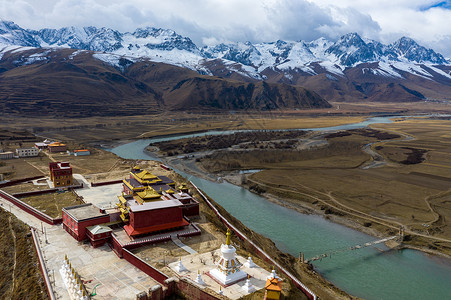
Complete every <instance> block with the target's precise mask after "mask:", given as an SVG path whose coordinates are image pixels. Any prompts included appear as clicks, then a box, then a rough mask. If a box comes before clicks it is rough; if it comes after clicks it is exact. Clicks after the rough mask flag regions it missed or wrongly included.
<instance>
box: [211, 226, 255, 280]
mask: <svg viewBox="0 0 451 300" xmlns="http://www.w3.org/2000/svg"><path fill="white" fill-rule="evenodd" d="M231 234H232V233H231V231H230V229H227V240H226V243H225V244H222V245H221V257H220V258H219V259H218V260H217V261H216V262H215V265H216V268H215V269H212V270H210V276H211V277H213V278H214V279H216V280H217V281H218V282H219V283H220V284H222V285H223V286H227V285H231V284H233V283H235V282H238V281H241V280H243V279H246V278H247V274H246V273H244V272H243V271H241V269H240V267H241V263H240V262H239V261H238V259H236V257H235V252H236V249H235V247H233V246H232V245H231V243H230V235H231Z"/></svg>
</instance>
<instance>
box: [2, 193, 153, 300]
mask: <svg viewBox="0 0 451 300" xmlns="http://www.w3.org/2000/svg"><path fill="white" fill-rule="evenodd" d="M0 204H1V205H2V207H3V208H4V209H6V210H7V211H11V212H12V213H13V214H14V215H15V216H16V217H18V218H19V219H20V220H22V221H23V222H25V223H26V224H28V225H30V226H33V227H35V228H36V229H37V233H38V238H39V243H40V247H41V250H42V252H43V256H44V259H45V263H46V267H47V271H48V273H49V277H50V281H51V282H52V284H53V289H54V292H55V295H56V296H57V298H58V299H70V296H69V293H68V292H67V290H66V287H65V285H64V282H63V279H62V277H61V275H60V272H59V270H60V268H61V266H62V263H63V260H64V256H65V255H66V254H67V256H68V258H69V260H70V262H71V263H72V266H73V267H74V268H75V269H76V271H77V272H78V273H79V274H80V276H81V277H82V279H83V280H85V281H90V282H89V283H87V284H86V286H87V288H88V290H90V291H92V289H93V287H94V286H95V285H96V284H98V283H100V285H99V286H97V288H96V291H97V295H96V296H95V299H117V300H120V299H136V294H138V293H140V292H142V291H148V290H149V288H150V287H152V286H154V285H155V284H157V282H156V281H154V280H153V279H152V278H151V277H150V276H148V275H146V274H145V273H144V272H142V271H140V270H139V269H138V268H135V267H134V266H133V265H131V264H129V263H128V262H127V261H126V260H124V259H120V258H119V257H117V256H116V254H114V252H113V251H112V250H111V249H110V248H109V247H108V246H107V245H105V246H102V247H99V248H92V247H91V245H89V244H83V243H79V242H77V241H76V240H75V239H74V238H72V236H70V235H69V234H68V233H67V232H66V231H65V230H64V229H63V228H62V225H54V226H51V225H48V224H46V223H43V222H41V221H39V220H38V219H36V218H35V217H33V216H32V215H30V214H28V213H26V212H24V211H22V210H21V209H19V208H18V207H16V206H15V205H12V204H10V203H9V202H8V201H6V200H4V199H3V198H1V197H0Z"/></svg>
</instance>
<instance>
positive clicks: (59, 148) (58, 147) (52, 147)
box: [47, 142, 67, 153]
mask: <svg viewBox="0 0 451 300" xmlns="http://www.w3.org/2000/svg"><path fill="white" fill-rule="evenodd" d="M47 149H48V150H49V152H50V153H56V152H65V151H66V150H67V146H66V144H63V143H60V142H54V143H51V144H49V145H47Z"/></svg>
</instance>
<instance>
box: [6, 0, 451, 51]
mask: <svg viewBox="0 0 451 300" xmlns="http://www.w3.org/2000/svg"><path fill="white" fill-rule="evenodd" d="M0 18H2V19H4V20H10V21H14V22H15V23H17V24H18V25H19V26H21V27H24V28H29V29H40V28H44V27H46V28H60V27H65V26H88V25H93V26H97V27H110V28H113V29H117V30H119V31H121V32H126V31H134V29H136V28H137V27H143V26H154V27H162V28H171V29H174V30H175V31H177V32H178V33H180V34H182V35H184V36H188V37H190V38H191V39H192V40H193V41H194V42H195V43H196V44H197V45H198V46H202V45H205V44H213V43H216V42H226V41H251V42H270V41H276V40H278V39H282V40H305V41H311V40H314V39H316V38H318V37H321V36H324V37H326V38H328V39H331V40H335V39H337V38H338V37H339V36H341V35H343V34H345V33H348V32H357V33H359V34H360V35H361V36H363V37H366V38H371V39H376V40H379V41H381V42H383V43H391V42H393V41H394V40H396V39H398V38H400V37H401V36H409V37H412V38H413V39H415V40H416V41H417V42H419V43H420V44H422V45H424V46H427V47H431V48H433V49H435V50H436V51H439V52H441V53H442V54H444V55H446V56H448V57H451V0H447V1H432V0H431V1H429V0H422V1H421V0H366V1H362V0H338V1H337V0H126V1H124V0H0Z"/></svg>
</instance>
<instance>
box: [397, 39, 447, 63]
mask: <svg viewBox="0 0 451 300" xmlns="http://www.w3.org/2000/svg"><path fill="white" fill-rule="evenodd" d="M390 49H391V50H392V51H393V52H395V53H396V54H397V55H398V56H399V57H401V58H404V59H405V60H408V61H414V62H417V63H433V64H446V63H447V61H446V59H445V58H444V57H443V56H442V55H441V54H439V53H436V52H434V50H432V49H427V48H425V47H423V46H420V45H418V44H417V42H415V41H414V40H413V39H411V38H408V37H402V38H400V39H399V40H397V41H396V42H394V43H393V44H391V45H390Z"/></svg>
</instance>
